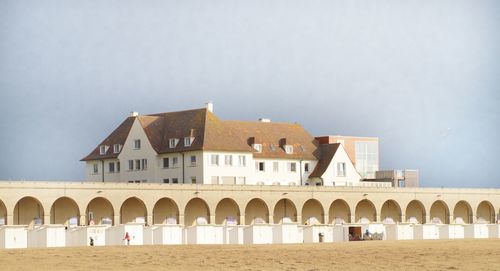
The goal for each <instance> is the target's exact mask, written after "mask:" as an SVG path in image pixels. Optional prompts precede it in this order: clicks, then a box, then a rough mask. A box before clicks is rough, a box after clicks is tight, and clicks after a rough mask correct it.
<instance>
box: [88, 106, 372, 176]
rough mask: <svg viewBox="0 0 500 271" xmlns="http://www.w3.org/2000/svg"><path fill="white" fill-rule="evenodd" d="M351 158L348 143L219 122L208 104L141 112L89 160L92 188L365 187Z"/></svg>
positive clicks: (264, 125)
mask: <svg viewBox="0 0 500 271" xmlns="http://www.w3.org/2000/svg"><path fill="white" fill-rule="evenodd" d="M375 142H376V141H375ZM356 144H357V143H356ZM349 146H350V145H349ZM356 146H358V145H356ZM376 146H377V157H378V145H376ZM356 150H357V149H356ZM356 155H357V153H356ZM349 157H350V156H349V155H348V153H347V152H346V149H344V146H343V144H339V143H337V142H330V141H328V142H322V141H321V140H317V139H315V138H314V137H313V136H312V135H311V134H309V133H308V132H307V131H306V130H305V129H304V128H303V127H302V126H301V125H300V124H297V123H281V122H279V123H278V122H271V121H270V120H269V119H260V120H258V121H225V120H220V119H219V118H218V117H217V116H216V115H215V114H214V113H213V104H211V103H208V104H207V106H206V107H205V108H201V109H193V110H186V111H179V112H169V113H160V114H151V115H139V114H138V113H136V112H134V113H132V114H131V116H129V117H128V118H126V119H125V120H124V121H123V122H122V123H121V124H120V125H119V126H118V127H117V128H116V129H115V130H114V131H113V132H112V133H111V134H110V135H109V136H108V137H107V138H106V139H104V140H103V141H102V142H101V143H100V144H99V145H97V146H96V147H95V149H94V150H93V151H92V152H91V153H90V154H89V155H87V156H86V157H85V158H83V159H82V161H85V162H86V180H87V181H91V182H127V183H141V182H142V183H144V182H148V183H151V182H152V183H190V184H240V185H245V184H247V185H248V184H249V185H309V184H314V185H325V186H333V185H337V186H339V185H340V186H346V185H361V183H360V182H359V181H360V179H361V176H360V175H359V173H358V172H357V171H356V168H355V167H354V164H353V163H352V161H351V159H349ZM356 157H357V156H356ZM356 161H357V162H358V164H359V165H361V164H362V162H359V161H364V160H359V161H358V160H356ZM376 162H377V167H378V158H377V159H376ZM363 166H364V164H363Z"/></svg>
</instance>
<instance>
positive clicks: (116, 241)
mask: <svg viewBox="0 0 500 271" xmlns="http://www.w3.org/2000/svg"><path fill="white" fill-rule="evenodd" d="M127 233H128V236H129V240H130V243H129V245H143V244H144V223H136V222H132V223H126V224H121V225H117V226H112V227H108V228H107V229H106V245H110V246H118V245H127V243H128V242H127V240H125V236H126V235H127Z"/></svg>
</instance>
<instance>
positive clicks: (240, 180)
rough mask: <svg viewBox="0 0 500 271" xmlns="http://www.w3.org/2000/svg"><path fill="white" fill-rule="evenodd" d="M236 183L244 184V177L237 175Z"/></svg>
mask: <svg viewBox="0 0 500 271" xmlns="http://www.w3.org/2000/svg"><path fill="white" fill-rule="evenodd" d="M236 184H245V177H238V179H237V180H236Z"/></svg>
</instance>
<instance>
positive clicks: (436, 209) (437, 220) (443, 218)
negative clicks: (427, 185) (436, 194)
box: [430, 200, 450, 224]
mask: <svg viewBox="0 0 500 271" xmlns="http://www.w3.org/2000/svg"><path fill="white" fill-rule="evenodd" d="M430 220H431V221H430V222H431V223H434V224H450V209H449V208H448V205H447V204H446V202H444V201H442V200H437V201H435V202H434V203H433V204H432V205H431V211H430Z"/></svg>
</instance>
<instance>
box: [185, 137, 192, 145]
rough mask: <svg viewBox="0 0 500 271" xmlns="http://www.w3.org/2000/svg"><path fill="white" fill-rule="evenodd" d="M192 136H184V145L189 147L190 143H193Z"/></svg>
mask: <svg viewBox="0 0 500 271" xmlns="http://www.w3.org/2000/svg"><path fill="white" fill-rule="evenodd" d="M193 141H194V137H185V138H184V146H185V147H189V146H191V144H193Z"/></svg>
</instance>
